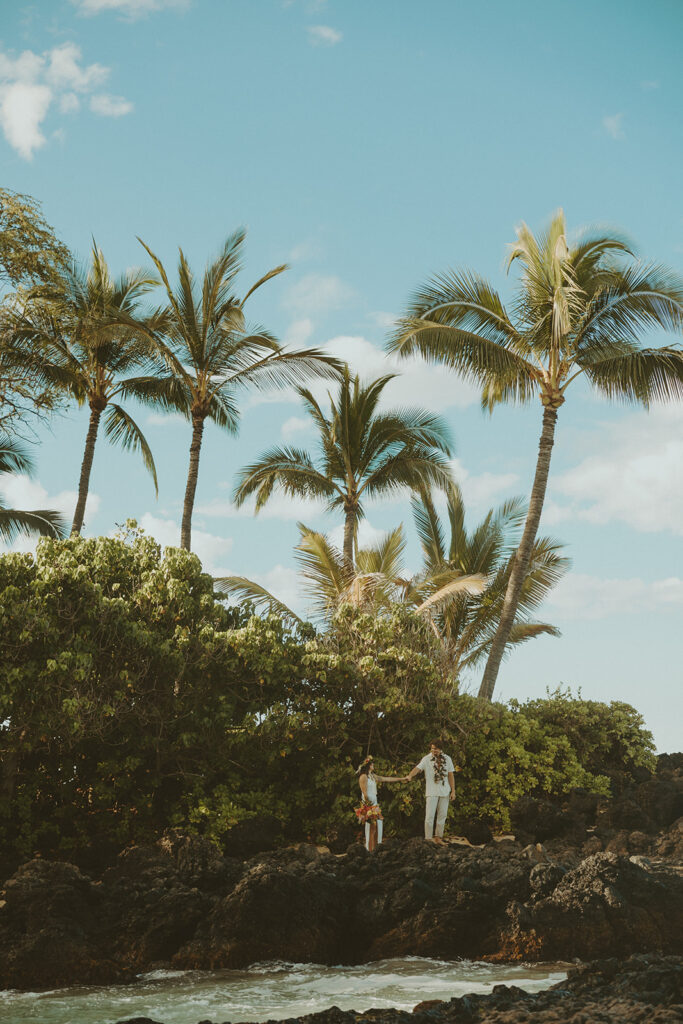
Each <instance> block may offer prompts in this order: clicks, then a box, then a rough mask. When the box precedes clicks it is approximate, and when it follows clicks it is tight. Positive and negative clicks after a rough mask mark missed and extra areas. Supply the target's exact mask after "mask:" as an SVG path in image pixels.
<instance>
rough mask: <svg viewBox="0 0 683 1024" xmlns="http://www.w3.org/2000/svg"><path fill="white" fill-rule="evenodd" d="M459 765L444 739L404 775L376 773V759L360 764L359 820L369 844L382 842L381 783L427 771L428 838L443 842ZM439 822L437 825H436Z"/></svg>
mask: <svg viewBox="0 0 683 1024" xmlns="http://www.w3.org/2000/svg"><path fill="white" fill-rule="evenodd" d="M454 772H455V768H454V766H453V762H452V761H451V759H450V757H449V756H448V754H444V752H443V744H442V741H441V740H438V739H437V740H432V742H431V744H430V746H429V753H428V754H425V756H424V757H423V758H422V760H421V761H420V762H419V764H416V765H415V767H414V768H413V770H412V771H411V772H410V773H409V774H408V775H403V776H401V777H400V778H398V777H396V778H394V777H391V776H387V775H375V766H374V763H373V758H372V757H370V756H368V757H366V758H365V760H364V761H363V763H362V764H361V765H360V766H359V767H358V770H357V771H356V775H357V776H358V783H359V785H360V791H361V793H362V794H363V802H362V804H361V805H360V807H357V808H356V816H357V818H358V820H359V822H360V823H361V824H363V825H365V847H366V849H367V850H374V849H375V847H376V846H377V844H378V843H381V842H382V830H383V820H382V812H381V810H380V808H379V805H378V803H377V783H378V782H410V781H411V779H414V778H415V776H416V775H419V774H420V773H423V774H424V777H425V782H426V806H425V839H428V840H429V841H430V842H434V843H443V829H444V825H445V823H446V815H447V814H448V804H449V802H450V801H451V800H454V799H455V782H454V778H453V776H454ZM435 821H436V827H435Z"/></svg>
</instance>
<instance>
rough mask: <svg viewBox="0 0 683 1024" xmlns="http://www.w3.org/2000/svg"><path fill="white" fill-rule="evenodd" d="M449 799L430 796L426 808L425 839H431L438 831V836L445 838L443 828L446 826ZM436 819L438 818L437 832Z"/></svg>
mask: <svg viewBox="0 0 683 1024" xmlns="http://www.w3.org/2000/svg"><path fill="white" fill-rule="evenodd" d="M448 803H449V797H448V794H446V796H428V797H427V806H426V808H425V839H431V838H432V837H433V836H434V834H435V831H436V835H437V836H443V827H444V825H445V824H446V815H447V814H448ZM434 818H436V830H435V829H434Z"/></svg>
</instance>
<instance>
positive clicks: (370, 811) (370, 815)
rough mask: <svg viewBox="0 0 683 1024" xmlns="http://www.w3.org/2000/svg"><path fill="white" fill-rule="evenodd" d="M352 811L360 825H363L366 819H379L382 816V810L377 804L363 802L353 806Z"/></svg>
mask: <svg viewBox="0 0 683 1024" xmlns="http://www.w3.org/2000/svg"><path fill="white" fill-rule="evenodd" d="M354 812H355V815H356V817H357V818H358V821H359V823H360V824H361V825H365V824H366V822H368V821H379V819H380V818H381V817H382V811H381V810H380V806H379V804H369V803H365V802H363V803H362V804H361V805H360V807H356V808H354Z"/></svg>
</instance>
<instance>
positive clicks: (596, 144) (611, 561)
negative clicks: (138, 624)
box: [0, 0, 683, 749]
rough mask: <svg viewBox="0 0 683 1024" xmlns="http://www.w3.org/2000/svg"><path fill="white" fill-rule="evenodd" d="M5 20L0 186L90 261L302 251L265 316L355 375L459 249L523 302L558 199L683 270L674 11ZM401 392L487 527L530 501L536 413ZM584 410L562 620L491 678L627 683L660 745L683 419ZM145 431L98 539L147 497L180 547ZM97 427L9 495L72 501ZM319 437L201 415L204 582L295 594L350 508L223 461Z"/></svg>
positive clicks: (596, 691) (166, 429)
mask: <svg viewBox="0 0 683 1024" xmlns="http://www.w3.org/2000/svg"><path fill="white" fill-rule="evenodd" d="M0 10H1V15H2V17H1V19H0V132H1V133H2V134H1V136H0V160H1V162H2V177H1V179H0V180H1V183H2V185H3V186H5V187H9V188H13V189H16V190H18V191H21V192H27V193H30V194H32V195H34V196H36V197H37V198H38V199H40V200H41V202H42V203H43V206H44V211H45V215H46V217H47V219H48V220H49V221H50V222H51V223H52V224H53V225H54V226H55V228H56V229H57V231H58V233H59V234H60V235H61V236H62V237H63V238H64V240H65V241H66V242H67V243H68V244H69V245H70V246H71V247H72V249H73V250H74V251H75V252H76V253H77V254H78V255H79V256H80V257H87V255H88V250H89V246H90V244H91V238H92V237H93V236H94V237H95V238H96V240H97V242H98V244H99V245H100V246H101V247H102V248H103V250H104V252H105V254H106V257H107V259H108V260H109V262H110V265H111V266H112V268H113V269H115V270H116V271H120V270H122V269H124V268H126V267H128V266H133V265H137V264H139V263H144V262H145V260H144V259H143V257H144V255H145V254H144V252H143V250H142V249H141V247H140V246H139V244H138V242H137V241H136V235H139V236H141V237H142V238H143V239H144V240H145V241H146V242H147V243H148V244H149V245H150V246H151V247H152V248H153V249H154V250H155V251H156V252H157V253H158V254H159V255H160V256H161V257H162V258H163V259H164V261H166V262H167V265H168V264H169V263H170V264H171V265H173V262H174V259H175V250H176V247H177V245H179V244H181V245H182V246H183V248H184V249H185V251H186V253H187V254H188V257H189V258H190V260H191V261H192V262H193V263H194V264H195V265H196V267H197V269H198V270H200V269H201V266H202V265H203V263H204V261H205V260H206V258H207V257H208V256H209V255H213V254H214V253H215V252H216V250H217V248H218V246H219V244H220V243H221V242H222V240H223V239H224V238H225V236H226V235H227V234H228V233H229V232H230V231H232V230H233V229H234V228H236V227H237V226H239V225H245V226H246V227H247V228H248V239H247V265H246V268H245V271H244V277H243V281H244V283H245V284H250V283H251V282H252V281H253V280H255V279H256V278H257V277H259V276H260V274H261V273H262V272H263V271H265V270H266V269H268V268H269V267H271V266H273V265H275V264H277V263H280V262H283V261H287V262H289V263H290V265H291V269H290V270H289V272H288V273H287V274H285V275H282V277H280V278H278V279H277V280H276V281H274V282H272V283H270V284H269V285H267V286H266V287H264V288H263V290H262V291H260V292H259V293H258V296H256V297H255V298H254V300H253V302H252V304H251V315H252V316H253V317H254V318H255V319H256V320H258V321H259V322H261V323H263V324H265V325H266V326H268V327H269V328H270V329H272V330H273V331H274V332H275V333H276V334H278V336H279V337H281V338H283V339H286V340H288V341H290V342H292V343H296V344H301V343H307V344H317V345H328V346H329V347H330V348H331V349H332V350H333V351H335V352H336V353H337V354H339V355H344V356H345V357H347V358H349V359H350V361H351V362H352V364H353V365H354V366H355V367H356V368H357V369H358V370H359V372H361V373H364V374H372V375H379V374H380V373H381V372H386V367H387V365H388V364H386V363H385V361H384V357H383V355H382V348H383V344H384V340H385V337H386V333H387V329H388V325H389V324H390V322H391V318H392V316H393V315H395V314H396V313H398V312H400V311H401V309H402V308H403V306H404V304H405V302H406V300H407V298H408V297H409V295H410V293H411V291H412V289H413V288H415V287H416V286H417V285H418V284H419V283H420V282H421V281H423V280H424V279H425V278H426V277H428V276H429V275H431V274H432V273H435V272H438V271H440V270H444V269H446V268H447V267H449V266H463V265H469V266H472V267H474V268H476V269H477V270H478V271H480V272H482V273H484V274H486V275H487V276H489V277H490V278H491V279H492V280H493V282H494V283H495V285H496V286H497V287H499V288H500V289H501V290H502V291H503V293H504V294H505V295H507V294H509V291H510V288H511V285H512V283H513V282H512V281H510V280H508V279H506V278H505V276H504V271H503V259H504V255H505V244H506V243H507V242H510V241H511V240H512V239H513V237H514V228H515V225H516V224H517V223H518V222H519V221H520V220H525V221H526V222H527V223H528V224H529V225H530V226H531V227H532V228H534V229H538V228H540V227H541V226H542V225H543V223H544V222H545V221H546V220H547V218H548V217H549V215H550V214H551V213H552V211H553V210H554V209H556V208H557V207H558V206H560V205H562V206H563V207H564V208H565V211H566V213H567V217H568V221H569V224H570V226H571V227H572V228H578V227H580V226H582V225H585V224H595V223H604V224H608V225H610V226H616V227H619V228H622V229H624V230H625V231H626V232H627V233H628V234H629V235H630V236H631V237H632V238H633V239H635V240H636V242H637V244H638V246H639V249H640V251H641V252H642V253H643V255H644V257H646V258H649V259H655V260H658V261H661V262H663V263H666V264H669V265H670V266H673V267H676V268H678V269H679V270H681V268H682V264H683V203H682V199H681V196H682V194H683V192H682V190H681V187H680V186H681V166H682V163H683V159H682V158H683V142H682V139H683V134H682V132H681V117H680V102H681V95H682V91H681V85H682V81H681V79H682V75H681V70H680V66H681V65H680V39H681V33H682V30H683V6H681V4H680V3H679V2H678V0H671V2H668V0H654V2H652V3H650V4H649V5H647V6H644V5H642V4H641V3H635V2H630V0H620V2H616V0H615V2H612V0H600V2H597V3H596V2H595V0H593V2H584V0H580V2H578V3H575V4H573V5H571V7H568V6H567V5H566V4H559V3H552V2H550V3H549V2H547V0H546V2H544V3H540V2H534V0H519V2H517V3H509V2H502V0H501V2H491V0H489V2H485V0H484V2H480V3H477V4H464V3H461V2H459V0H440V2H429V0H425V2H423V3H415V2H411V0H391V2H389V0H375V2H374V3H367V2H357V0H347V2H346V3H342V2H341V0H328V2H327V3H325V2H319V0H318V2H306V0H301V2H298V0H292V2H289V3H283V2H281V0H190V2H186V3H183V2H180V0H175V2H172V0H42V2H34V3H17V4H14V3H12V4H10V3H8V2H4V3H2V4H0ZM22 55H23V56H22ZM93 66H94V67H93ZM159 301H161V297H160V298H159ZM655 340H660V339H655ZM395 365H396V364H391V366H395ZM390 368H391V367H390ZM390 399H391V401H392V403H393V404H406V403H411V404H412V403H419V404H421V405H425V406H430V407H432V408H436V409H438V410H439V411H440V412H442V413H443V414H444V415H445V416H446V417H447V419H448V421H449V422H450V423H451V425H452V428H453V432H454V435H455V439H456V444H457V460H458V461H457V463H456V466H455V468H456V472H457V474H458V477H459V479H460V480H461V482H462V485H463V489H464V492H465V495H466V498H467V499H468V503H469V506H470V507H471V509H472V515H473V518H476V517H477V516H480V515H482V514H483V513H484V512H485V511H486V509H487V508H488V507H489V506H490V505H491V504H494V503H498V502H500V501H502V500H504V499H505V498H506V497H509V496H510V495H513V494H525V493H528V490H529V487H530V484H531V479H532V475H533V467H534V463H535V456H536V446H537V438H538V433H539V431H540V420H541V410H540V404H539V405H538V406H535V405H534V406H529V407H525V408H521V409H516V408H501V409H499V410H497V411H496V412H495V413H494V414H493V416H492V417H489V416H484V415H483V414H482V413H481V412H480V410H479V406H478V400H477V396H476V394H474V392H473V391H472V390H471V389H470V388H468V387H467V386H465V385H463V383H462V382H460V381H459V380H457V379H456V378H455V377H453V376H450V375H448V374H447V373H445V371H443V370H441V369H434V368H430V367H427V366H425V365H424V364H411V365H410V366H409V367H407V368H405V374H404V376H403V377H402V378H400V379H399V380H398V381H396V382H395V383H393V384H392V385H391V394H390ZM569 399H570V400H569V401H568V402H567V403H566V405H565V406H564V407H563V408H562V410H561V411H560V417H559V422H558V437H557V444H556V449H555V454H554V458H553V467H552V471H551V487H550V495H549V501H548V507H547V510H546V513H545V515H544V521H543V523H542V530H543V531H544V532H548V533H551V534H552V535H554V536H556V537H559V538H560V539H562V540H563V541H564V542H565V543H566V545H567V550H568V553H569V554H570V555H571V557H572V559H573V563H574V565H573V571H572V573H571V575H570V576H569V577H568V578H567V580H566V581H565V582H564V583H563V584H562V585H561V586H560V587H558V589H557V591H556V592H555V594H554V595H553V597H552V599H551V600H549V601H548V603H547V605H546V606H545V608H544V609H543V610H542V613H541V614H542V615H543V617H545V618H547V619H549V620H550V621H552V622H554V623H556V624H557V625H558V626H559V627H560V628H561V629H562V632H563V636H562V638H561V639H551V638H547V639H545V638H544V639H541V640H536V641H534V642H533V643H532V644H530V645H528V646H527V647H526V648H524V649H521V650H519V651H517V652H516V653H515V654H514V655H513V656H512V657H511V658H510V660H509V662H507V663H506V665H505V666H504V669H503V670H502V672H501V676H500V678H499V684H498V687H499V688H498V692H497V696H499V697H501V698H508V697H513V696H515V697H519V698H522V699H523V698H526V697H529V696H537V695H542V694H543V693H544V691H545V688H546V687H547V686H549V687H555V686H558V685H560V684H562V685H570V686H571V687H572V688H574V689H577V688H578V687H581V689H582V693H583V695H584V696H586V697H594V698H598V699H604V700H626V701H629V702H630V703H633V704H634V705H635V706H636V707H637V708H639V710H641V711H642V713H643V714H644V715H645V718H646V721H647V724H648V725H649V727H650V728H651V729H652V730H653V731H654V733H655V738H656V740H657V744H658V746H659V748H660V749H674V748H675V749H679V748H680V746H681V738H680V725H679V723H680V721H681V719H682V717H683V716H682V715H681V711H682V710H683V709H682V708H681V682H682V681H683V679H682V670H681V664H682V662H683V658H682V645H681V621H682V611H683V558H682V555H681V549H682V541H681V538H682V536H683V468H682V467H683V412H682V411H681V409H680V408H668V409H661V408H655V409H653V410H652V411H651V412H650V413H649V414H647V413H645V412H643V411H641V410H637V409H631V408H623V407H615V406H610V405H608V404H607V403H605V402H603V401H602V400H601V399H598V398H597V397H595V396H594V395H592V394H591V393H589V392H588V391H586V390H584V389H582V388H581V387H575V388H574V390H573V394H572V393H571V392H570V395H569ZM138 421H139V422H140V423H141V425H143V427H144V429H145V430H146V432H147V437H148V440H149V442H150V444H151V446H152V449H153V451H154V455H155V458H156V461H157V468H158V471H159V477H160V496H159V500H158V502H155V500H154V492H153V487H152V484H151V481H150V480H149V478H148V477H147V476H146V475H145V473H144V470H143V469H142V466H141V463H140V464H139V463H138V460H136V458H135V457H133V456H127V455H123V454H121V453H119V452H117V451H115V450H113V449H111V448H110V447H108V445H107V443H106V441H105V440H104V439H103V438H102V439H101V441H100V443H99V447H98V450H97V452H96V455H95V463H94V469H93V476H92V485H91V486H92V492H93V495H94V499H93V502H92V505H91V508H90V510H89V512H88V514H87V517H86V531H85V532H87V533H109V532H111V531H112V530H114V529H115V524H116V523H121V522H123V521H124V520H125V519H126V518H127V517H129V516H135V517H137V518H138V520H140V521H142V522H143V523H144V524H145V526H146V527H147V528H148V529H149V530H150V531H151V532H153V533H154V534H155V535H156V536H157V537H158V539H159V540H160V541H162V542H163V543H177V542H178V537H179V522H180V510H181V504H182V496H183V490H184V485H185V474H186V469H187V458H188V447H189V428H188V425H187V424H186V423H183V422H176V421H173V420H172V419H171V420H169V419H163V418H162V417H160V416H154V415H153V414H151V413H150V411H149V410H139V415H138ZM86 429H87V411H86V410H72V411H71V413H70V414H69V415H68V416H67V417H64V418H60V419H57V420H55V422H54V424H53V425H52V430H51V432H47V431H46V432H43V433H42V434H41V445H40V447H39V448H38V449H37V452H36V458H37V477H36V479H35V480H34V481H33V482H31V483H29V482H27V481H25V480H23V481H18V480H15V481H12V482H11V485H10V489H9V492H8V493H9V496H10V497H12V498H13V499H14V500H15V503H16V504H17V506H20V507H29V505H30V504H31V503H33V504H34V505H44V504H45V501H46V500H49V501H50V502H52V503H53V504H57V505H59V504H61V505H62V506H63V507H64V508H66V509H68V510H69V513H71V512H72V511H73V504H74V501H75V498H74V496H73V492H74V491H75V488H76V485H77V480H78V473H79V467H80V460H81V455H82V446H83V442H84V439H85V432H86ZM312 437H313V435H312V434H311V433H310V431H308V430H307V427H306V425H305V423H304V422H303V421H302V413H301V410H300V408H299V407H298V406H297V404H296V403H295V402H294V401H293V400H292V398H291V396H287V395H279V396H271V398H270V400H268V401H259V400H257V399H255V398H254V397H253V396H252V397H249V396H247V397H246V398H245V401H244V405H243V419H242V426H241V431H240V435H239V438H237V439H234V438H230V437H228V436H227V435H222V434H221V433H220V432H219V431H218V429H217V428H214V427H212V426H209V427H208V429H207V434H206V444H205V449H204V452H203V457H202V465H201V467H200V481H199V489H198V496H197V509H196V514H195V538H194V539H195V547H196V550H197V551H198V553H199V554H200V556H201V557H202V558H203V560H204V562H205V565H206V566H207V568H208V569H209V570H210V571H214V572H217V571H225V572H234V573H243V574H246V575H250V576H252V577H256V578H258V579H259V580H260V581H261V582H265V583H266V584H267V585H269V586H271V587H272V589H273V590H275V592H276V593H278V595H279V596H281V597H283V598H284V599H285V600H288V601H293V602H295V601H298V603H299V606H301V596H300V595H298V594H297V583H296V577H295V573H294V562H293V558H292V548H293V545H294V544H295V543H296V539H297V536H298V532H297V529H296V521H297V519H300V518H302V519H304V520H305V521H306V522H307V523H308V524H310V525H311V526H315V527H318V528H325V529H332V528H335V527H337V526H338V525H339V524H338V523H337V521H336V520H334V519H332V518H327V517H325V516H323V515H321V514H320V513H318V512H316V510H311V509H307V508H302V507H300V506H295V505H294V504H293V503H292V502H285V501H284V499H283V500H282V501H278V502H277V503H276V504H275V505H274V508H273V510H272V511H267V512H266V513H264V514H262V515H261V516H259V517H258V518H257V519H254V518H253V517H251V516H250V515H248V514H245V513H244V512H241V513H236V512H235V510H234V509H231V507H230V502H229V498H230V493H231V489H232V486H233V482H234V477H235V473H236V471H237V470H238V469H239V468H240V467H241V466H242V465H244V464H246V463H247V462H249V461H251V460H253V458H255V457H256V456H257V455H258V454H259V453H260V452H261V451H263V449H264V448H265V447H267V446H269V445H270V444H272V443H275V442H276V441H280V440H282V439H283V438H285V439H287V440H289V441H292V442H293V443H296V444H301V445H304V446H305V445H306V444H308V443H309V442H310V441H311V440H312ZM22 503H23V504H22ZM401 520H403V521H405V522H406V523H407V524H408V505H407V502H406V501H403V502H396V503H383V504H378V505H376V506H373V507H371V508H370V509H369V514H368V526H367V527H366V531H367V532H366V536H368V537H374V536H376V535H378V534H379V533H380V532H381V531H383V530H385V529H389V528H391V527H393V526H395V525H396V524H397V523H398V522H400V521H401ZM407 529H408V533H409V535H410V547H409V560H410V562H411V565H412V567H413V568H417V565H418V552H417V545H416V543H415V538H414V534H413V532H412V527H411V526H410V525H407Z"/></svg>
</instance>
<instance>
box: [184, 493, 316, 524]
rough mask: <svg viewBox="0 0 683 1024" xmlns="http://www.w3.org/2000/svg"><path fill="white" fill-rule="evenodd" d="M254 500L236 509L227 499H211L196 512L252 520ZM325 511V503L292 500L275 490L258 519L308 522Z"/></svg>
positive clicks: (306, 499) (204, 514) (298, 499)
mask: <svg viewBox="0 0 683 1024" xmlns="http://www.w3.org/2000/svg"><path fill="white" fill-rule="evenodd" d="M254 505H255V499H250V500H249V501H246V502H245V503H244V505H242V506H241V507H240V508H237V507H236V506H235V505H234V504H233V503H232V501H230V500H228V499H221V498H213V499H212V500H211V501H209V502H207V504H205V505H199V506H198V507H197V512H198V513H199V515H202V516H211V517H216V518H217V517H221V516H222V517H224V518H226V519H253V518H254ZM324 510H325V503H324V502H322V501H314V500H313V499H311V498H294V497H291V496H290V495H287V494H283V493H282V491H280V490H278V489H277V488H276V489H275V490H274V491H273V495H272V497H271V498H270V500H269V501H268V503H267V505H266V506H265V508H262V509H261V511H260V512H259V514H258V516H259V519H287V520H295V521H298V520H300V519H302V520H303V521H304V522H308V520H310V519H315V518H317V517H318V516H320V515H322V514H323V512H324Z"/></svg>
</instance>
